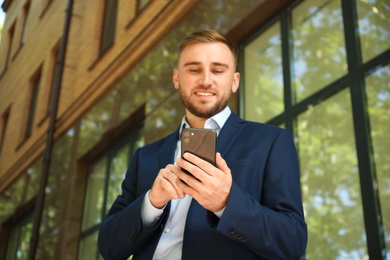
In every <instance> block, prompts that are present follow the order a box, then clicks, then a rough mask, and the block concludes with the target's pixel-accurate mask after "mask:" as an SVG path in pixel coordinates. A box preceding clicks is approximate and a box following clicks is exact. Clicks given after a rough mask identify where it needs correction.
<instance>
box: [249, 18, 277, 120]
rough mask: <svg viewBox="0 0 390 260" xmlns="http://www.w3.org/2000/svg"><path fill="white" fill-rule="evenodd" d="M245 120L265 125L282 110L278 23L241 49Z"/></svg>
mask: <svg viewBox="0 0 390 260" xmlns="http://www.w3.org/2000/svg"><path fill="white" fill-rule="evenodd" d="M244 63H245V64H244V66H245V75H244V82H245V89H244V100H245V102H244V106H245V107H244V113H245V118H246V119H248V120H252V121H260V122H266V121H268V120H269V119H271V118H273V117H275V116H276V115H278V114H280V113H282V112H283V110H284V105H283V68H282V53H281V35H280V23H279V22H277V23H275V24H274V25H272V26H271V27H270V28H269V29H267V30H266V31H265V32H263V33H262V34H261V35H260V36H259V37H257V38H255V39H254V40H253V41H251V42H250V43H249V44H248V45H247V46H245V49H244Z"/></svg>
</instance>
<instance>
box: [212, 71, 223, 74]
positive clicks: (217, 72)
mask: <svg viewBox="0 0 390 260" xmlns="http://www.w3.org/2000/svg"><path fill="white" fill-rule="evenodd" d="M213 72H214V73H216V74H219V73H223V70H214V71H213Z"/></svg>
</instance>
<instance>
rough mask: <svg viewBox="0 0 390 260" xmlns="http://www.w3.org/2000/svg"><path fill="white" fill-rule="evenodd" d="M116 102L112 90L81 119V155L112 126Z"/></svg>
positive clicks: (79, 150) (79, 152)
mask: <svg viewBox="0 0 390 260" xmlns="http://www.w3.org/2000/svg"><path fill="white" fill-rule="evenodd" d="M114 103H115V95H114V94H113V92H110V93H109V94H108V95H107V96H105V97H104V98H103V99H102V100H101V101H100V102H99V103H98V104H97V105H96V106H94V107H93V108H92V109H91V110H90V111H89V112H88V113H87V114H86V115H85V116H84V117H83V118H82V119H81V124H80V142H79V144H80V146H79V149H78V154H79V155H82V154H84V153H85V152H86V151H88V150H89V149H90V148H91V147H92V146H93V145H94V144H96V143H97V142H98V141H99V140H100V138H101V136H102V134H103V133H104V132H105V131H106V130H107V129H108V128H109V127H110V125H111V119H112V118H113V115H112V114H113V112H112V111H113V110H114Z"/></svg>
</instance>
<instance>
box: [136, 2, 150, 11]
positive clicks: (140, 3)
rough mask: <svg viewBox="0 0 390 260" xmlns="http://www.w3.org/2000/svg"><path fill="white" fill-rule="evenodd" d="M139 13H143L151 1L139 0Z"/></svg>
mask: <svg viewBox="0 0 390 260" xmlns="http://www.w3.org/2000/svg"><path fill="white" fill-rule="evenodd" d="M137 3H138V6H137V12H138V13H139V12H142V10H143V9H144V8H145V7H146V6H147V5H148V4H149V3H150V0H138V2H137Z"/></svg>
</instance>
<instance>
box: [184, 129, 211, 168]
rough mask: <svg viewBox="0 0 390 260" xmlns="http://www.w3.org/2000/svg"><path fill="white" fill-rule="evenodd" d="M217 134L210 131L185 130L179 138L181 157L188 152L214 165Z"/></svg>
mask: <svg viewBox="0 0 390 260" xmlns="http://www.w3.org/2000/svg"><path fill="white" fill-rule="evenodd" d="M216 143H217V133H216V132H215V131H214V130H212V129H203V128H185V129H183V132H182V136H181V155H182V156H183V154H184V153H185V152H190V153H192V154H195V155H197V156H198V157H200V158H202V159H203V160H205V161H208V162H209V163H211V164H213V165H215V153H216Z"/></svg>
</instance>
